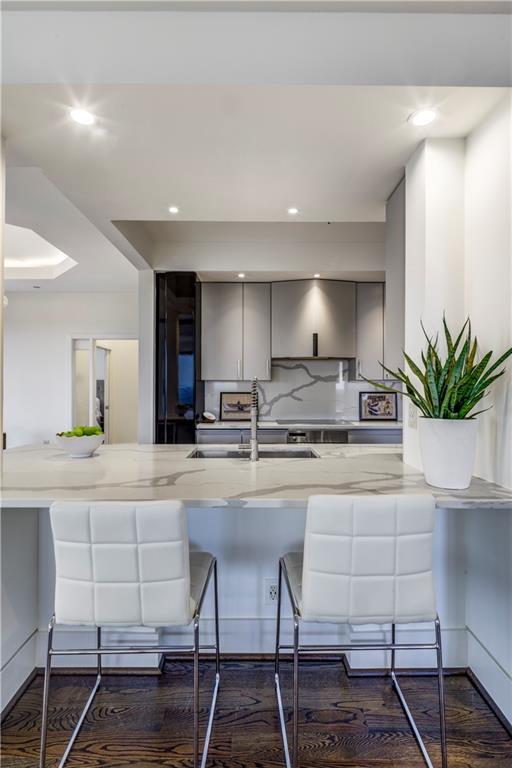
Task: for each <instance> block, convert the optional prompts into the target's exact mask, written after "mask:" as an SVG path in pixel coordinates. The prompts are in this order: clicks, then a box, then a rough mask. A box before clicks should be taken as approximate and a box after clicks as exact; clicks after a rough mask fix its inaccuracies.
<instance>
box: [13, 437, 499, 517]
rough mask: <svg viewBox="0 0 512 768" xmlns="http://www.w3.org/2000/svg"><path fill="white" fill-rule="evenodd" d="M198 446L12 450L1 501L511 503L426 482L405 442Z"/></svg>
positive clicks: (474, 489)
mask: <svg viewBox="0 0 512 768" xmlns="http://www.w3.org/2000/svg"><path fill="white" fill-rule="evenodd" d="M195 447H196V446H193V445H165V446H164V445H111V446H102V447H101V448H100V449H99V450H98V452H97V454H96V455H95V456H93V457H92V458H89V459H71V458H68V457H67V456H66V454H64V453H63V452H62V451H60V450H59V449H58V448H56V447H55V446H52V445H32V446H25V447H22V448H14V449H11V450H7V451H5V452H4V467H3V476H2V486H1V506H2V507H4V508H11V507H48V506H49V505H50V504H51V503H52V502H53V501H54V500H56V499H75V500H85V501H90V500H91V501H92V500H98V499H101V500H127V501H128V500H129V501H138V500H151V499H182V500H183V501H185V502H186V503H187V505H188V506H190V507H216V506H234V507H252V508H256V509H257V508H262V507H292V508H304V507H305V505H306V503H307V499H308V497H309V496H310V495H312V494H319V493H332V494H335V493H340V494H343V493H345V494H349V493H361V494H362V493H377V494H382V493H425V492H430V493H433V494H434V496H435V497H436V500H437V505H438V506H439V507H442V508H470V507H481V508H496V507H503V508H507V509H512V490H507V489H505V488H502V487H500V486H497V485H493V484H492V483H488V482H486V481H485V480H480V479H478V478H474V479H473V482H472V483H471V486H470V488H469V489H468V490H466V491H443V490H441V489H435V488H431V487H429V486H427V485H426V484H425V481H424V479H423V475H422V474H421V473H420V472H418V470H416V469H413V468H412V467H408V466H407V465H405V464H404V463H403V462H402V453H401V449H400V447H399V446H389V445H334V444H333V445H327V444H316V445H314V446H312V447H313V448H314V450H315V451H316V452H317V453H318V454H319V455H320V457H321V458H319V459H295V458H293V459H261V460H260V461H259V462H254V463H251V462H249V461H246V460H241V459H188V458H187V456H188V455H189V454H190V452H191V451H192V450H193V449H194V448H195ZM220 447H221V448H224V449H225V448H226V446H225V445H224V446H220ZM265 447H266V448H271V446H265ZM275 447H276V448H278V446H275ZM288 447H291V448H293V446H288ZM297 447H298V448H299V446H297ZM208 448H210V449H211V448H213V446H208ZM300 448H304V446H303V445H302V446H300Z"/></svg>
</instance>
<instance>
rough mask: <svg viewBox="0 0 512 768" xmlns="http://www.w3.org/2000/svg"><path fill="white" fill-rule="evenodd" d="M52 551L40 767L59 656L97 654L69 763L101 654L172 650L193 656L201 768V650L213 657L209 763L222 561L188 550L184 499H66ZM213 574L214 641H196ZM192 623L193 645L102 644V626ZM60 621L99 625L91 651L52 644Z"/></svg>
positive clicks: (54, 511)
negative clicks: (52, 587) (51, 598)
mask: <svg viewBox="0 0 512 768" xmlns="http://www.w3.org/2000/svg"><path fill="white" fill-rule="evenodd" d="M50 519H51V527H52V535H53V542H54V549H55V567H56V581H55V613H54V615H53V616H52V618H51V619H50V624H49V634H48V653H47V657H46V668H45V677H44V692H43V713H42V724H41V751H40V758H39V766H40V768H44V766H45V757H46V734H47V727H48V694H49V688H50V673H51V664H52V658H53V657H54V656H82V655H94V656H97V665H98V674H97V677H96V683H95V685H94V688H93V690H92V692H91V695H90V696H89V699H88V700H87V703H86V705H85V707H84V709H83V711H82V714H81V715H80V718H79V720H78V723H77V725H76V727H75V729H74V731H73V733H72V735H71V738H70V740H69V742H68V745H67V747H66V750H65V752H64V755H63V757H62V759H61V761H60V763H59V768H62V766H63V765H64V764H65V762H66V760H67V758H68V756H69V753H70V752H71V749H72V747H73V744H74V742H75V740H76V737H77V736H78V733H79V731H80V728H81V726H82V724H83V722H84V720H85V717H86V715H87V712H88V710H89V708H90V706H91V704H92V701H93V699H94V696H95V694H96V691H97V690H98V687H99V685H100V681H101V657H102V656H103V655H105V654H108V653H110V654H111V653H116V654H117V653H118V654H139V653H161V654H166V653H172V654H173V655H174V654H183V655H185V656H186V655H188V656H190V657H192V658H193V660H194V696H193V707H194V763H193V764H194V768H198V766H199V653H200V651H202V650H206V649H208V650H214V651H215V662H216V670H215V671H216V674H215V685H214V689H213V695H212V701H211V707H210V714H209V719H208V726H207V730H206V736H205V742H204V746H203V752H202V757H201V766H202V767H204V765H205V764H206V759H207V755H208V746H209V742H210V736H211V732H212V727H213V717H214V713H215V704H216V700H217V692H218V688H219V681H220V665H219V605H218V584H217V561H216V559H215V558H214V557H213V556H212V555H211V554H209V553H208V552H189V545H188V529H187V520H186V515H185V510H184V507H183V504H181V502H177V501H162V502H140V503H137V504H132V503H125V502H97V503H93V504H87V503H79V502H73V503H71V502H69V503H68V502H63V503H57V504H53V505H52V507H51V509H50ZM212 573H213V578H214V599H215V635H216V642H215V645H209V646H205V645H200V644H199V619H200V614H201V607H202V604H203V600H204V597H205V593H206V590H207V587H208V584H209V582H210V577H211V575H212ZM191 623H193V630H194V642H193V645H192V646H185V647H184V646H167V645H161V646H144V647H138V646H137V647H127V646H121V647H118V646H112V645H109V646H105V645H102V643H101V627H128V626H130V627H134V626H145V627H155V628H161V627H169V626H180V627H183V626H188V625H189V624H191ZM56 624H66V625H69V624H79V625H86V626H93V627H96V628H97V647H96V648H94V649H91V648H85V649H69V648H68V649H63V648H59V649H55V648H54V647H53V630H54V627H55V625H56Z"/></svg>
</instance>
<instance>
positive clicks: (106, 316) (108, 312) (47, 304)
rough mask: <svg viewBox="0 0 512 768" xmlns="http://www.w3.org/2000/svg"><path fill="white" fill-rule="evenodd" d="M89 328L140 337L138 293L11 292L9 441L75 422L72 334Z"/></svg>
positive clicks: (28, 439)
mask: <svg viewBox="0 0 512 768" xmlns="http://www.w3.org/2000/svg"><path fill="white" fill-rule="evenodd" d="M88 334H90V335H93V336H96V337H98V338H111V337H112V336H118V335H124V336H128V337H132V338H137V337H138V316H137V295H136V294H132V293H94V294H86V293H66V294H51V293H35V292H34V293H26V292H23V293H11V294H10V295H9V306H8V308H7V311H6V313H5V364H4V386H5V394H4V419H5V425H4V426H5V430H6V432H7V444H8V447H13V446H15V445H22V444H26V443H34V442H41V441H42V440H49V439H52V438H53V436H54V435H55V433H56V432H57V431H59V430H61V429H66V428H69V427H70V423H69V422H70V416H71V414H70V401H71V365H70V361H71V342H70V339H71V338H72V337H73V336H74V335H76V336H80V335H88Z"/></svg>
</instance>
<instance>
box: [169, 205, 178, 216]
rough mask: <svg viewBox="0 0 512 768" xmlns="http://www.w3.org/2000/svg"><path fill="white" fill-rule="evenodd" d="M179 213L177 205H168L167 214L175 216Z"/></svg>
mask: <svg viewBox="0 0 512 768" xmlns="http://www.w3.org/2000/svg"><path fill="white" fill-rule="evenodd" d="M179 212H180V209H179V208H178V206H177V205H170V206H169V213H173V214H175V215H176V214H177V213H179Z"/></svg>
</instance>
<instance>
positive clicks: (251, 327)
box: [243, 283, 271, 381]
mask: <svg viewBox="0 0 512 768" xmlns="http://www.w3.org/2000/svg"><path fill="white" fill-rule="evenodd" d="M243 313H244V321H243V325H244V327H243V378H244V379H246V380H249V379H260V380H261V381H265V380H268V379H270V375H271V359H270V358H271V355H270V284H269V283H245V284H244V286H243Z"/></svg>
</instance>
